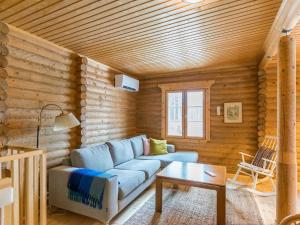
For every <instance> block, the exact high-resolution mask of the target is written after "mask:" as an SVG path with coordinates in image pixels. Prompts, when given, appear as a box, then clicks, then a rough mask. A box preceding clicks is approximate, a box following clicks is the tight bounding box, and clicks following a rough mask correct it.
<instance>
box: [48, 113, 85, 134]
mask: <svg viewBox="0 0 300 225" xmlns="http://www.w3.org/2000/svg"><path fill="white" fill-rule="evenodd" d="M78 125H80V122H79V121H78V119H77V118H76V117H75V116H74V114H73V113H66V114H61V115H59V116H57V117H55V123H54V128H53V130H54V131H61V130H67V129H70V128H73V127H76V126H78Z"/></svg>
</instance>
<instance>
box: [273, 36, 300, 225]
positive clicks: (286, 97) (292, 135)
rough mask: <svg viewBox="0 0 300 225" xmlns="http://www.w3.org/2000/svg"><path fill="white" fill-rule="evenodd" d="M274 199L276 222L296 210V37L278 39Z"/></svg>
mask: <svg viewBox="0 0 300 225" xmlns="http://www.w3.org/2000/svg"><path fill="white" fill-rule="evenodd" d="M277 81H278V86H277V104H278V105H277V106H278V107H277V109H278V112H277V129H278V131H277V132H278V138H279V140H278V142H279V143H278V147H279V148H278V153H277V154H278V156H277V159H278V162H277V184H276V185H277V199H276V223H277V224H279V223H280V221H281V220H282V219H283V218H284V217H286V216H288V215H291V214H294V213H296V201H297V153H296V40H295V39H294V38H293V37H292V36H289V35H288V36H284V37H281V39H280V45H279V57H278V73H277Z"/></svg>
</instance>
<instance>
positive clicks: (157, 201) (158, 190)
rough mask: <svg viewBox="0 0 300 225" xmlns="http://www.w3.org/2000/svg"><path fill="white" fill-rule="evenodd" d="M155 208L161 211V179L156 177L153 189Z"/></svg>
mask: <svg viewBox="0 0 300 225" xmlns="http://www.w3.org/2000/svg"><path fill="white" fill-rule="evenodd" d="M155 195H156V198H155V210H156V212H159V213H161V211H162V180H161V179H158V178H156V190H155Z"/></svg>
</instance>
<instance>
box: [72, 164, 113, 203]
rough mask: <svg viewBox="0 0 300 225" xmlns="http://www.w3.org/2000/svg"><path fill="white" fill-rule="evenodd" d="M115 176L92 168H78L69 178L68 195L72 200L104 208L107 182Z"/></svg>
mask: <svg viewBox="0 0 300 225" xmlns="http://www.w3.org/2000/svg"><path fill="white" fill-rule="evenodd" d="M113 176H115V175H111V174H108V173H105V172H99V171H95V170H90V169H83V168H82V169H81V168H80V169H76V170H74V171H72V173H71V174H70V177H69V180H68V190H69V193H68V197H69V199H70V200H73V201H76V202H81V203H83V204H85V205H89V206H90V207H93V208H98V209H102V200H103V194H104V190H105V182H106V180H107V179H109V178H111V177H113Z"/></svg>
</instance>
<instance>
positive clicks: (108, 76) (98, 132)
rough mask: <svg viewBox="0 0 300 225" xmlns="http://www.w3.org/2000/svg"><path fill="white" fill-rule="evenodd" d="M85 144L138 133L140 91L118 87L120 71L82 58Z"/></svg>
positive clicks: (82, 111) (82, 125) (82, 103)
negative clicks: (129, 90)
mask: <svg viewBox="0 0 300 225" xmlns="http://www.w3.org/2000/svg"><path fill="white" fill-rule="evenodd" d="M81 61H82V65H81V106H82V107H81V121H82V122H81V134H82V137H81V143H82V145H83V146H86V145H89V144H95V143H102V142H105V141H108V140H112V139H121V138H126V137H130V136H133V135H135V134H136V95H137V94H136V93H132V92H128V91H124V90H120V89H116V88H115V87H114V76H115V75H116V74H120V73H121V72H120V71H117V70H114V69H112V68H110V67H108V66H105V65H103V64H101V63H99V62H96V61H94V60H91V59H88V58H86V57H82V60H81Z"/></svg>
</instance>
